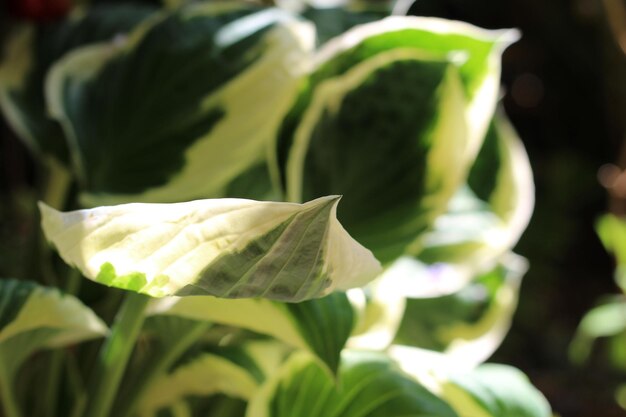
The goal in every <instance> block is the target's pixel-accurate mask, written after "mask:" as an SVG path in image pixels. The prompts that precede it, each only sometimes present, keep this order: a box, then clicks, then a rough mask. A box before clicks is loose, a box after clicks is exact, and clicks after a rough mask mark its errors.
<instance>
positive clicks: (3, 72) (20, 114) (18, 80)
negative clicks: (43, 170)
mask: <svg viewBox="0 0 626 417" xmlns="http://www.w3.org/2000/svg"><path fill="white" fill-rule="evenodd" d="M154 10H155V9H154V8H153V7H149V6H146V5H137V4H134V5H131V4H120V5H115V4H107V5H96V6H93V7H90V8H88V9H86V11H85V12H80V13H74V14H72V16H71V17H69V18H67V19H64V20H61V21H58V22H53V23H46V24H42V25H37V26H23V27H21V28H19V29H18V30H17V31H16V32H15V33H14V34H13V36H12V37H11V39H10V41H9V42H8V44H7V53H6V55H5V59H4V61H3V62H2V63H1V64H0V107H2V110H3V112H4V114H5V116H6V118H7V121H8V122H9V123H10V124H11V126H12V127H13V129H14V130H15V132H16V133H18V134H19V136H21V138H22V139H23V140H24V141H25V142H26V144H27V145H29V147H30V148H31V149H32V150H34V151H37V152H41V153H43V154H45V155H52V156H54V157H55V158H57V159H58V160H59V161H61V162H64V163H66V164H67V163H69V154H68V149H67V143H66V141H65V137H64V136H63V132H62V130H61V127H60V126H59V124H58V123H56V122H55V121H54V120H52V119H51V118H50V117H49V116H48V114H47V111H46V103H45V98H44V79H45V77H46V74H47V72H48V70H49V69H50V67H51V66H52V65H53V64H54V62H55V61H57V60H58V59H60V58H61V57H63V56H64V55H65V54H66V53H68V52H69V51H71V50H73V49H75V48H78V47H80V46H84V45H88V44H92V43H96V42H102V41H108V40H111V39H113V38H114V37H118V38H119V37H120V36H122V35H123V34H124V33H126V32H128V31H129V30H131V29H132V28H133V27H134V26H135V25H136V24H138V23H139V22H140V21H142V20H143V19H145V18H146V17H147V16H148V15H149V14H151V13H152V12H153V11H154Z"/></svg>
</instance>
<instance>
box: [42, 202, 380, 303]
mask: <svg viewBox="0 0 626 417" xmlns="http://www.w3.org/2000/svg"><path fill="white" fill-rule="evenodd" d="M338 200H339V197H324V198H320V199H317V200H315V201H311V202H309V203H306V204H294V203H273V202H258V201H253V200H242V199H217V200H197V201H192V202H187V203H176V204H140V203H136V204H124V205H119V206H111V207H99V208H95V209H90V210H78V211H73V212H68V213H61V212H58V211H56V210H54V209H52V208H50V207H48V206H46V205H45V204H43V203H41V204H40V209H41V212H42V226H43V229H44V233H45V235H46V237H47V239H48V240H49V241H50V242H52V243H53V244H54V246H56V248H57V250H58V251H59V254H60V255H61V257H62V258H63V260H65V262H67V263H68V264H70V265H75V266H76V267H77V268H78V269H80V270H81V271H82V273H83V274H84V275H85V276H86V277H87V278H89V279H91V280H93V281H96V282H99V283H102V284H105V285H108V286H113V287H117V288H122V289H126V290H131V291H136V292H140V293H144V294H148V295H151V296H153V297H163V296H167V295H181V296H187V295H214V296H218V297H227V298H248V297H264V298H269V299H276V300H282V301H291V302H296V301H302V300H306V299H310V298H315V297H320V296H323V295H326V294H328V293H330V292H331V291H333V290H334V289H338V290H345V289H348V288H352V287H358V286H362V285H364V284H366V283H367V282H369V281H370V280H371V279H373V278H374V277H375V276H376V275H377V274H378V273H379V271H380V265H379V263H378V261H377V260H376V259H375V258H374V257H373V256H372V254H371V252H369V251H368V250H367V249H365V248H364V247H362V246H360V245H359V244H358V243H357V242H356V241H354V239H352V238H351V237H350V236H349V235H348V234H347V233H346V231H345V230H344V229H343V228H342V226H341V224H339V222H338V221H337V219H336V217H335V213H336V206H337V202H338Z"/></svg>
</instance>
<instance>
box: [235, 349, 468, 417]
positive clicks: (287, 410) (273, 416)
mask: <svg viewBox="0 0 626 417" xmlns="http://www.w3.org/2000/svg"><path fill="white" fill-rule="evenodd" d="M305 415H306V416H308V417H329V416H334V417H339V416H341V417H357V416H358V417H390V416H416V417H418V416H419V417H456V416H457V414H456V413H455V412H454V411H453V410H452V409H451V408H450V407H449V406H448V405H447V404H446V403H444V402H443V401H442V400H441V399H439V398H437V397H436V396H435V395H434V394H432V393H430V392H429V391H428V390H426V389H425V388H424V387H423V386H421V385H420V384H419V383H417V382H416V381H414V380H413V379H411V378H410V377H409V376H408V375H406V374H404V373H402V372H401V371H400V370H399V369H398V368H397V367H396V365H395V364H394V363H393V362H392V361H391V360H390V359H388V358H387V357H386V356H384V355H382V354H376V353H369V352H358V351H348V352H346V353H345V354H344V356H343V358H342V363H341V367H340V372H339V376H338V379H337V380H335V379H333V378H332V377H331V376H330V375H328V374H327V373H326V372H324V370H323V369H322V368H321V367H320V366H319V365H318V364H317V363H316V362H315V361H314V360H313V359H312V358H311V357H309V356H307V355H294V356H292V358H291V359H290V360H289V361H288V362H287V363H286V364H285V365H284V367H283V368H282V369H280V370H279V372H278V373H277V375H276V377H275V378H274V379H273V380H270V381H269V382H268V383H266V384H265V386H264V387H263V388H262V389H261V391H260V392H259V393H258V394H257V395H256V396H255V397H254V398H253V399H252V400H251V402H250V405H249V407H248V412H247V414H246V417H293V416H305Z"/></svg>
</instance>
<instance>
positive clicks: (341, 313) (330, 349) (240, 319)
mask: <svg viewBox="0 0 626 417" xmlns="http://www.w3.org/2000/svg"><path fill="white" fill-rule="evenodd" d="M150 314H153V315H156V314H160V315H176V316H181V317H186V318H190V319H194V320H206V321H209V322H213V323H220V324H227V325H231V326H237V327H242V328H245V329H249V330H252V331H255V332H258V333H263V334H267V335H270V336H273V337H275V338H277V339H278V340H281V341H283V342H285V343H287V344H289V345H291V346H293V347H296V348H302V349H306V350H308V351H310V352H311V353H313V354H314V355H315V356H317V357H318V358H319V359H320V361H321V362H322V363H324V364H325V365H326V366H327V367H328V369H329V370H330V371H331V372H336V371H337V367H338V365H339V358H340V354H341V350H342V349H343V348H344V346H345V344H346V341H347V340H348V337H349V336H350V334H351V332H352V330H353V328H354V326H355V323H356V321H357V320H356V317H355V313H354V311H353V307H352V305H351V304H350V302H349V301H348V298H347V297H346V295H345V293H334V294H330V295H328V296H326V297H324V298H320V299H315V300H309V301H304V302H301V303H297V304H284V303H279V302H273V301H269V300H263V299H242V300H225V299H219V298H215V297H185V298H172V299H164V300H162V301H158V302H154V303H153V305H152V306H151V308H150Z"/></svg>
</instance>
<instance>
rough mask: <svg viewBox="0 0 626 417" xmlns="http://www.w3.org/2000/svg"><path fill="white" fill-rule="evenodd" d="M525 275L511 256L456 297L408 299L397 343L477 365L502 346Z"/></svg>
mask: <svg viewBox="0 0 626 417" xmlns="http://www.w3.org/2000/svg"><path fill="white" fill-rule="evenodd" d="M525 271H526V262H525V260H524V259H523V258H520V257H517V256H514V255H512V254H511V255H509V256H508V257H506V258H505V259H503V260H502V263H501V264H500V265H498V266H497V267H496V268H495V269H494V270H492V271H490V272H488V273H485V274H481V275H480V276H478V277H476V278H475V280H474V281H473V282H472V283H471V284H469V285H468V286H466V287H464V288H463V289H462V290H460V291H458V292H456V293H453V294H450V295H446V296H442V297H436V298H422V299H418V298H415V299H408V300H407V306H406V310H405V313H404V319H403V322H402V324H401V326H400V329H399V330H398V334H397V336H396V340H395V343H397V344H401V345H410V346H417V347H421V348H425V349H432V350H436V351H441V352H445V353H447V354H448V355H449V356H450V357H454V358H457V359H458V361H462V362H465V363H467V364H474V365H476V364H479V363H481V362H482V361H484V360H485V359H487V358H488V357H489V356H490V355H491V354H492V353H493V352H494V351H495V349H496V348H497V347H498V346H500V343H502V340H503V339H504V336H505V335H506V333H507V331H508V329H509V327H510V325H511V319H512V316H513V313H514V312H515V308H516V306H517V298H518V292H519V285H520V281H521V278H522V275H523V274H524V273H525ZM399 291H401V289H399Z"/></svg>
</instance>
